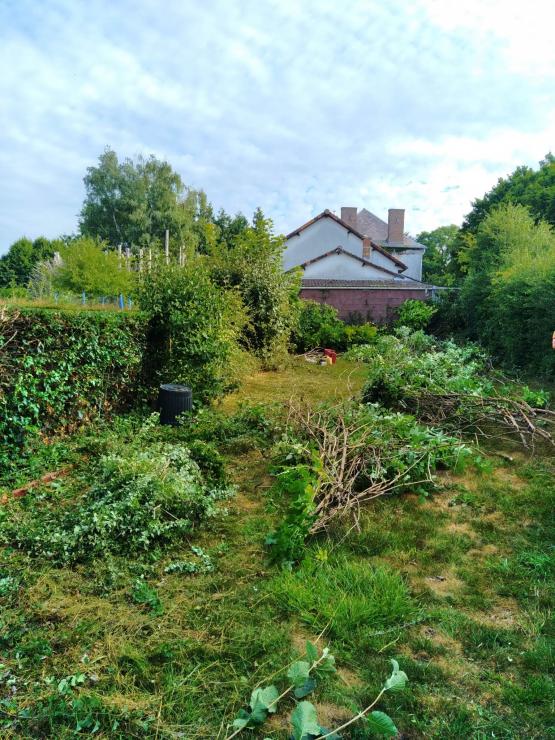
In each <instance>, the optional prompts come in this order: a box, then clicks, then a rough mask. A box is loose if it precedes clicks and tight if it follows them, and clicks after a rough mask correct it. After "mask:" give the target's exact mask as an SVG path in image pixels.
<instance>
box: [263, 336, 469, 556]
mask: <svg viewBox="0 0 555 740" xmlns="http://www.w3.org/2000/svg"><path fill="white" fill-rule="evenodd" d="M378 353H379V350H378ZM377 356H378V357H381V355H379V354H378V355H377ZM380 367H381V366H380ZM371 377H372V376H371ZM386 380H387V382H391V383H394V382H395V378H393V379H389V375H388V374H387V372H386V378H385V379H384V378H382V377H381V376H380V378H379V381H377V385H376V384H374V385H370V382H371V381H369V384H368V385H367V386H366V388H365V394H366V396H365V399H366V400H367V401H369V402H368V403H366V404H360V403H358V402H357V401H347V402H345V403H343V404H338V405H334V406H331V407H325V406H324V407H321V408H320V409H319V411H320V416H319V421H318V425H319V427H318V428H319V430H320V431H321V432H322V433H323V434H325V433H326V430H327V431H328V432H329V433H330V434H331V433H333V431H334V430H335V429H337V428H338V425H339V420H340V419H341V422H342V423H343V422H344V423H345V424H346V425H347V426H348V427H349V428H353V429H356V430H357V431H356V432H354V433H353V434H352V435H350V436H349V439H348V445H349V447H350V448H354V449H356V448H357V447H364V449H365V451H366V454H365V455H363V456H362V459H361V460H360V462H359V463H358V464H357V472H356V475H355V478H354V481H353V487H354V488H355V490H365V489H366V488H368V487H369V486H374V485H379V484H381V483H387V482H392V481H393V482H394V484H395V486H394V488H395V492H398V493H401V492H403V491H405V490H413V491H417V492H419V493H420V494H421V495H427V493H428V492H429V491H430V490H432V489H433V488H434V478H433V474H434V473H435V472H436V471H437V470H438V469H462V468H463V467H464V466H465V464H466V463H468V462H469V461H470V460H472V459H474V454H473V452H472V451H471V449H470V448H469V447H467V446H466V445H464V444H462V443H461V441H460V440H459V439H457V438H455V437H452V436H449V435H448V434H445V433H444V432H442V431H441V430H440V429H435V428H432V427H428V426H425V425H423V424H419V423H418V422H417V421H416V420H415V419H414V417H413V416H409V415H408V414H406V413H399V412H397V413H395V412H391V411H389V410H387V409H386V408H383V407H382V406H380V405H379V404H378V403H373V402H370V401H374V400H375V399H374V395H375V393H376V392H377V389H379V395H380V398H381V400H382V401H383V402H384V403H385V399H384V398H383V396H384V394H385V389H386V388H387V389H388V391H389V392H390V393H392V392H393V391H392V389H393V388H396V387H395V386H394V385H392V386H391V387H390V386H386V385H385V382H386ZM391 403H392V404H393V400H391ZM275 453H276V457H275V465H274V469H273V474H274V476H275V483H274V486H273V488H272V490H271V491H270V495H271V497H272V499H273V500H274V501H279V502H281V506H282V507H283V509H284V514H283V519H282V521H281V522H280V524H279V526H278V527H277V528H276V529H275V530H274V531H273V532H272V533H271V534H270V535H269V536H268V537H267V539H266V545H267V546H269V554H270V559H271V560H272V561H273V562H277V563H280V564H281V565H282V566H283V567H285V568H288V569H291V568H292V566H293V565H294V564H295V563H297V562H299V561H302V559H303V557H304V555H305V553H306V543H307V540H308V538H309V535H310V533H311V529H312V528H313V525H314V523H315V515H316V511H317V510H318V508H319V504H320V503H321V502H320V500H319V499H318V493H319V491H320V490H321V486H322V484H325V482H326V476H327V472H326V469H325V467H324V465H323V462H322V460H321V459H320V457H319V455H318V453H317V452H316V450H315V448H314V439H313V437H312V436H311V434H310V433H309V432H307V431H306V430H305V431H304V432H303V430H301V429H298V428H295V429H293V428H290V429H288V433H287V435H286V436H284V438H283V439H282V440H281V441H280V442H279V443H278V445H276V448H275ZM346 454H347V453H346ZM338 464H340V463H338Z"/></svg>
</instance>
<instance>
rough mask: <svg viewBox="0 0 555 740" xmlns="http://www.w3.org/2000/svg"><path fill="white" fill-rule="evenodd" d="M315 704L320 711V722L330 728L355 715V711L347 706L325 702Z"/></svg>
mask: <svg viewBox="0 0 555 740" xmlns="http://www.w3.org/2000/svg"><path fill="white" fill-rule="evenodd" d="M315 706H316V711H317V712H318V723H319V724H321V725H323V726H324V727H328V728H330V729H331V728H333V727H337V726H338V725H340V724H342V723H343V722H346V721H347V720H348V719H351V718H352V716H353V712H351V711H349V710H348V709H345V707H338V706H337V704H328V703H327V702H323V703H318V704H316V705H315Z"/></svg>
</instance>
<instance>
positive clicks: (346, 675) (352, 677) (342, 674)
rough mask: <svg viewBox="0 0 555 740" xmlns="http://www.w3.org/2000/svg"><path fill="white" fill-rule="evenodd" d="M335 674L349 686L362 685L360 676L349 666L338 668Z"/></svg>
mask: <svg viewBox="0 0 555 740" xmlns="http://www.w3.org/2000/svg"><path fill="white" fill-rule="evenodd" d="M337 675H338V676H339V678H340V679H341V681H343V683H344V684H345V685H346V686H348V687H349V688H352V687H353V686H362V680H361V679H360V677H359V676H358V675H357V674H356V673H355V672H354V671H351V670H350V669H349V668H338V669H337Z"/></svg>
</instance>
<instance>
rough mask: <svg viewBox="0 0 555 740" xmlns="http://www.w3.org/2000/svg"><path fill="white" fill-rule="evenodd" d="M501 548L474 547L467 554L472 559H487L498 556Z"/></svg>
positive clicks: (494, 546)
mask: <svg viewBox="0 0 555 740" xmlns="http://www.w3.org/2000/svg"><path fill="white" fill-rule="evenodd" d="M498 552H499V548H498V547H497V546H496V545H491V544H488V545H483V546H482V547H473V548H471V549H470V550H469V551H468V552H467V553H466V554H467V555H468V556H469V557H471V558H487V557H489V556H490V555H496V554H497V553H498Z"/></svg>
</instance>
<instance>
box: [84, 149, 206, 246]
mask: <svg viewBox="0 0 555 740" xmlns="http://www.w3.org/2000/svg"><path fill="white" fill-rule="evenodd" d="M84 182H85V190H86V195H85V201H84V203H83V207H82V209H81V216H80V222H79V223H80V229H81V233H82V234H83V235H85V236H92V237H94V238H97V239H101V240H103V241H106V242H107V243H108V244H110V245H111V246H116V245H118V244H121V245H122V246H124V247H128V248H132V247H160V246H161V245H162V244H163V243H164V234H165V231H166V229H168V230H169V232H170V244H171V248H172V251H174V252H176V253H177V251H178V249H179V247H180V246H182V247H186V248H190V247H194V246H196V243H197V241H198V236H197V235H196V234H195V232H194V229H193V222H194V218H195V209H194V202H193V201H194V199H193V200H192V199H191V198H188V197H187V196H188V195H189V194H190V191H189V190H188V189H187V188H186V187H185V185H184V184H183V181H182V180H181V177H180V175H179V174H178V173H177V172H175V171H174V170H173V169H172V167H171V166H170V165H169V164H168V162H163V161H161V160H158V159H156V157H154V156H150V157H148V158H147V159H145V158H144V157H142V156H139V157H138V158H137V160H136V161H135V162H134V161H133V160H131V159H125V160H124V161H123V162H120V161H119V160H118V156H117V154H116V152H115V151H113V150H112V149H109V148H107V149H106V150H105V151H104V152H103V153H102V154H101V155H100V157H99V161H98V165H97V166H96V167H89V168H88V169H87V174H86V175H85V178H84Z"/></svg>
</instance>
